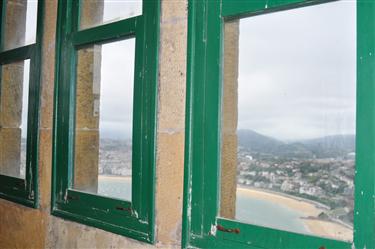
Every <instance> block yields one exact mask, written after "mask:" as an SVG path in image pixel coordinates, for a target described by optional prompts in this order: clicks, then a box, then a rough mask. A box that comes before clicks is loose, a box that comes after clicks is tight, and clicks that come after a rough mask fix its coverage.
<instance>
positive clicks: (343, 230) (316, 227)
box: [237, 187, 353, 241]
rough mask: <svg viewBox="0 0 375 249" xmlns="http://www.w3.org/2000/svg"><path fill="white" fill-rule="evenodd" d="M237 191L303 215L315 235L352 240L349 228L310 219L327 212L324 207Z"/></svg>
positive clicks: (248, 190) (249, 190)
mask: <svg viewBox="0 0 375 249" xmlns="http://www.w3.org/2000/svg"><path fill="white" fill-rule="evenodd" d="M237 191H238V193H239V194H244V195H248V196H249V197H251V198H255V199H260V200H266V201H270V202H274V203H275V204H277V205H283V206H285V207H288V208H290V209H293V210H296V211H299V212H301V213H303V214H304V217H301V219H302V220H303V223H304V224H305V226H306V228H307V229H308V230H309V231H310V232H311V233H312V234H314V235H317V236H321V237H329V238H334V239H339V240H345V241H351V240H352V237H353V235H352V234H353V231H352V229H350V228H349V227H347V226H344V225H342V224H339V223H335V222H330V221H324V220H319V219H312V218H308V217H318V215H319V214H320V213H321V212H323V211H325V210H324V209H323V208H322V207H318V206H317V205H315V204H314V203H313V202H309V201H305V200H303V199H300V198H298V197H296V198H294V197H288V196H286V195H282V194H278V193H273V192H270V191H262V190H259V189H253V188H241V187H240V188H238V189H237Z"/></svg>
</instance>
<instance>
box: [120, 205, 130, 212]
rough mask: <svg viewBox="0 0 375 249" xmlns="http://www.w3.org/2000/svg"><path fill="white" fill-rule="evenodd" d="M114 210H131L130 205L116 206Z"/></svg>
mask: <svg viewBox="0 0 375 249" xmlns="http://www.w3.org/2000/svg"><path fill="white" fill-rule="evenodd" d="M116 210H120V211H127V212H131V211H132V208H131V207H128V208H126V207H122V206H116Z"/></svg>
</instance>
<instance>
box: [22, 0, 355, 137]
mask: <svg viewBox="0 0 375 249" xmlns="http://www.w3.org/2000/svg"><path fill="white" fill-rule="evenodd" d="M29 2H30V4H29V8H28V12H27V20H28V28H27V33H26V37H27V39H26V40H28V41H31V42H33V41H34V40H35V38H34V37H35V20H36V19H35V16H36V1H35V0H32V1H29ZM141 12H142V6H141V1H139V0H136V1H133V0H132V1H123V0H106V1H105V5H104V17H103V19H104V22H108V21H111V20H119V19H121V18H124V17H129V16H135V15H138V14H140V13H141ZM355 18H356V16H355V1H351V0H342V1H338V2H333V3H327V4H322V5H317V6H311V7H305V8H299V9H294V10H288V11H282V12H277V13H272V14H266V15H260V16H255V17H249V18H245V19H242V20H241V21H240V48H239V51H240V57H239V61H240V63H239V64H240V66H239V79H238V80H239V89H238V91H239V122H238V128H239V129H253V130H255V131H258V132H260V133H263V134H265V135H269V136H273V137H275V138H279V139H282V140H295V139H305V138H314V137H320V136H325V135H333V134H354V133H355V92H356V89H355V77H356V67H355V65H356V28H355V26H356V22H355ZM133 70H134V39H131V40H128V41H123V42H117V43H112V44H107V45H104V46H102V70H101V77H102V78H101V94H102V98H101V104H100V110H101V120H100V128H101V135H102V136H103V137H112V138H115V137H118V138H125V137H126V138H127V137H130V134H131V127H132V124H131V120H132V108H133V106H132V91H133V88H132V82H133V74H134V71H133ZM25 77H27V76H25ZM25 80H27V79H26V78H25ZM24 101H26V95H25V94H24ZM25 115H26V112H24V113H23V116H24V117H25ZM23 128H24V125H23Z"/></svg>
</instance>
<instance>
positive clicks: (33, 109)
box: [0, 0, 44, 208]
mask: <svg viewBox="0 0 375 249" xmlns="http://www.w3.org/2000/svg"><path fill="white" fill-rule="evenodd" d="M6 5H7V1H6V0H0V20H1V25H0V72H1V66H2V65H6V64H10V63H13V62H19V61H23V60H27V59H30V73H29V89H28V91H29V102H28V115H27V142H26V143H27V144H26V169H25V173H26V174H25V178H24V179H21V178H16V177H11V176H6V175H0V198H4V199H7V200H10V201H14V202H17V203H19V204H22V205H25V206H28V207H33V208H37V207H38V204H39V194H38V193H39V191H38V145H39V132H38V129H39V105H40V70H41V66H40V65H41V48H42V36H43V18H44V0H39V1H38V6H37V29H36V39H35V43H33V44H30V45H26V46H22V47H18V48H14V49H11V50H4V49H3V37H4V36H3V35H2V34H3V31H4V21H5V15H6ZM0 84H1V74H0ZM0 89H1V88H0Z"/></svg>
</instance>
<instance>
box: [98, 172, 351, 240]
mask: <svg viewBox="0 0 375 249" xmlns="http://www.w3.org/2000/svg"><path fill="white" fill-rule="evenodd" d="M99 179H106V180H110V179H113V180H127V181H131V180H132V177H131V176H118V175H99ZM237 194H243V195H246V196H248V197H250V198H253V199H260V200H265V201H269V202H272V203H275V204H276V205H282V206H284V207H286V208H289V209H292V210H294V211H296V212H298V213H300V214H301V217H300V220H301V222H302V223H303V225H304V226H305V228H306V230H307V231H309V232H310V233H311V234H312V235H316V236H320V237H326V238H331V239H332V238H333V239H338V240H344V241H351V240H352V237H353V228H352V227H351V226H350V225H349V224H343V223H342V222H335V221H328V220H322V219H319V218H318V216H319V214H320V213H322V212H325V211H327V210H329V207H328V206H326V205H324V204H322V203H319V202H317V201H313V200H308V199H305V198H302V197H298V196H292V195H289V194H285V193H281V192H276V191H272V190H267V189H259V188H253V187H248V186H244V185H238V186H237Z"/></svg>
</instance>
